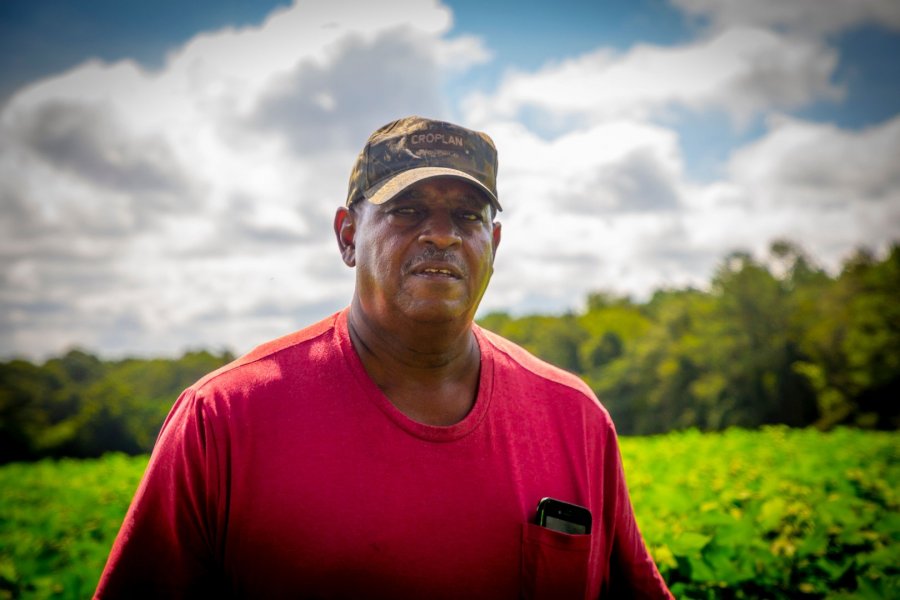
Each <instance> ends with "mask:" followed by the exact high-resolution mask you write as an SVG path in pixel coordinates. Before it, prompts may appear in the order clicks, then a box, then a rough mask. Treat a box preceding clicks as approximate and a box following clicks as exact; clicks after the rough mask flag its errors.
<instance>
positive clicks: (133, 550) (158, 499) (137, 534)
mask: <svg viewBox="0 0 900 600" xmlns="http://www.w3.org/2000/svg"><path fill="white" fill-rule="evenodd" d="M206 411H207V407H206V406H205V405H204V404H203V403H202V402H201V401H200V400H199V399H198V398H196V396H195V392H194V390H193V389H188V390H186V391H185V392H184V393H183V394H182V395H181V396H180V397H179V398H178V400H177V401H176V403H175V405H174V406H173V408H172V411H171V412H170V413H169V416H168V418H167V419H166V422H165V423H164V425H163V428H162V431H161V432H160V435H159V438H158V439H157V442H156V446H155V447H154V450H153V454H152V456H151V458H150V464H149V465H148V466H147V470H146V472H145V473H144V477H143V479H142V481H141V484H140V486H139V487H138V490H137V493H136V494H135V497H134V500H133V501H132V503H131V506H130V507H129V509H128V513H127V515H126V517H125V521H124V522H123V523H122V528H121V529H120V530H119V534H118V536H117V538H116V541H115V543H114V544H113V547H112V551H111V552H110V555H109V558H108V559H107V563H106V568H105V569H104V571H103V575H102V576H101V578H100V583H99V585H98V587H97V591H96V593H95V598H135V597H167V598H180V597H189V596H194V595H196V594H197V593H202V594H203V595H207V594H209V592H210V591H214V590H217V589H218V588H219V586H220V585H221V584H222V582H221V578H220V577H219V575H220V573H219V572H218V569H217V568H216V566H215V565H216V564H217V563H218V562H219V561H217V560H216V556H217V551H216V549H217V548H218V547H220V542H221V540H219V539H218V538H217V532H220V531H223V528H222V519H223V518H224V517H223V516H222V515H224V510H222V506H220V502H221V501H224V498H225V497H226V494H225V493H224V492H225V490H223V489H222V483H224V482H223V481H221V480H223V479H225V478H223V477H220V476H219V473H220V466H221V465H220V464H219V460H220V459H219V452H218V450H217V448H216V446H215V444H216V439H215V434H214V431H213V429H212V427H211V423H210V421H211V419H209V418H208V415H207V412H206ZM220 499H223V500H220Z"/></svg>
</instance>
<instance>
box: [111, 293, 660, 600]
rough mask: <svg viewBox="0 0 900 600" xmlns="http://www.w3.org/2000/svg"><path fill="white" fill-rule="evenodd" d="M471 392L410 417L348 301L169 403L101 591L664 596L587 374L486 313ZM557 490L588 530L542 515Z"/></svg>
mask: <svg viewBox="0 0 900 600" xmlns="http://www.w3.org/2000/svg"><path fill="white" fill-rule="evenodd" d="M475 335H476V337H477V340H478V344H479V347H480V350H481V372H480V376H479V377H480V378H479V387H478V396H477V399H476V401H475V404H474V406H473V408H472V410H471V411H470V412H469V414H468V415H466V417H465V418H464V419H463V420H462V421H460V422H459V423H456V424H455V425H451V426H447V427H438V426H431V425H424V424H422V423H418V422H416V421H413V420H411V419H409V418H408V417H406V416H405V415H404V414H403V413H402V412H400V411H399V410H397V409H396V408H395V407H394V406H393V404H391V402H390V401H389V400H388V399H387V398H386V397H385V396H384V394H383V393H382V392H381V391H380V390H379V389H378V387H377V386H376V385H375V383H374V382H373V381H372V380H371V379H370V378H369V376H368V375H367V373H366V371H365V369H364V368H363V365H362V363H361V362H360V359H359V357H358V356H357V354H356V352H355V351H354V349H353V346H352V344H351V342H350V337H349V335H348V331H347V311H346V310H345V311H342V312H340V313H337V314H336V315H333V316H332V317H329V318H328V319H325V320H324V321H322V322H320V323H318V324H316V325H313V326H311V327H309V328H306V329H304V330H302V331H299V332H297V333H295V334H292V335H289V336H286V337H284V338H281V339H278V340H275V341H273V342H270V343H268V344H265V345H263V346H261V347H259V348H257V349H256V350H254V351H252V352H251V353H249V354H247V355H246V356H244V357H242V358H240V359H238V360H236V361H235V362H233V363H232V364H230V365H227V366H225V367H223V368H222V369H219V370H218V371H216V372H214V373H211V374H209V375H207V376H206V377H204V378H203V379H201V380H200V381H199V382H197V383H196V384H195V385H193V386H191V387H190V388H188V389H187V390H185V392H184V393H183V394H182V395H181V397H180V398H179V399H178V401H177V402H176V403H175V405H174V407H173V409H172V412H171V413H170V415H169V417H168V418H167V420H166V422H165V424H164V425H163V429H162V431H161V433H160V436H159V439H158V441H157V444H156V447H155V448H154V451H153V455H152V457H151V459H150V464H149V466H148V468H147V472H146V473H145V475H144V479H143V481H142V482H141V485H140V487H139V488H138V491H137V494H136V495H135V498H134V501H133V503H132V505H131V507H130V509H129V511H128V514H127V516H126V518H125V522H124V523H123V525H122V529H121V531H120V532H119V535H118V538H117V539H116V542H115V544H114V546H113V549H112V552H111V553H110V556H109V560H108V562H107V565H106V569H105V570H104V573H103V576H102V577H101V580H100V585H99V587H98V589H97V594H96V595H97V597H101V598H118V597H123V598H124V597H129V598H130V597H135V596H138V597H140V596H158V597H185V596H188V597H190V596H196V595H210V594H217V593H218V594H221V595H234V596H239V597H254V598H282V597H289V598H381V597H383V598H465V599H466V600H475V599H478V598H485V599H487V598H490V599H492V600H496V599H502V598H510V599H512V598H520V597H538V598H540V597H546V598H565V597H578V598H584V597H588V598H596V597H598V596H600V595H602V594H608V593H610V592H611V590H614V591H615V592H616V595H619V594H620V593H621V594H623V595H629V596H633V597H642V598H657V597H662V598H667V597H670V595H669V592H668V590H667V589H666V586H665V584H664V582H663V581H662V578H661V577H660V576H659V573H658V572H657V570H656V567H655V565H654V564H653V561H652V559H651V558H650V556H649V554H648V553H647V551H646V548H645V546H644V543H643V540H642V538H641V535H640V532H639V531H638V528H637V526H636V524H635V521H634V513H633V510H632V507H631V503H630V501H629V498H628V493H627V490H626V487H625V480H624V478H623V472H622V463H621V459H620V456H619V449H618V443H617V440H616V435H615V430H614V429H613V424H612V422H611V420H610V418H609V415H608V414H607V412H606V410H605V409H604V408H603V407H602V406H601V405H600V403H599V402H598V401H597V399H596V398H595V397H594V395H593V393H592V392H591V391H590V389H589V388H588V387H587V386H586V385H585V384H584V383H583V382H582V381H581V380H579V379H578V378H577V377H575V376H573V375H571V374H569V373H566V372H564V371H561V370H559V369H557V368H555V367H552V366H550V365H548V364H546V363H544V362H541V361H539V360H538V359H536V358H534V357H533V356H531V355H529V354H528V353H526V352H525V351H524V350H522V349H521V348H519V347H518V346H516V345H514V344H512V343H511V342H509V341H506V340H504V339H502V338H500V337H498V336H496V335H494V334H491V333H489V332H487V331H484V330H481V329H479V328H477V327H476V328H475ZM545 496H551V497H554V498H558V499H560V500H564V501H568V502H573V503H575V504H581V505H583V506H586V507H588V508H590V510H591V512H592V514H593V520H594V525H593V532H592V533H591V534H590V535H567V534H564V533H559V532H556V531H551V530H549V529H545V528H542V527H538V526H537V525H534V524H533V523H532V521H533V519H534V515H535V508H536V506H537V503H538V501H539V500H540V499H541V498H542V497H545Z"/></svg>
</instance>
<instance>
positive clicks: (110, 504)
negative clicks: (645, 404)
mask: <svg viewBox="0 0 900 600" xmlns="http://www.w3.org/2000/svg"><path fill="white" fill-rule="evenodd" d="M622 452H623V455H624V459H625V468H626V472H627V476H628V481H629V487H630V489H631V492H632V500H633V501H634V504H635V508H636V511H637V515H638V521H639V523H640V525H641V528H642V530H643V532H644V536H645V538H646V539H647V543H648V545H649V546H650V549H651V551H652V552H653V555H654V557H655V558H656V561H657V563H658V564H659V567H660V570H661V571H662V573H663V575H664V576H665V578H666V580H667V581H668V582H669V585H670V586H671V587H672V590H673V592H675V595H676V597H679V598H900V496H898V489H900V461H898V458H900V434H898V433H873V432H863V431H857V430H848V429H840V430H837V431H834V432H831V433H827V434H822V433H819V432H816V431H813V430H790V429H785V428H771V429H766V430H763V431H758V432H749V431H742V430H729V431H727V432H725V433H713V434H700V433H697V432H695V431H687V432H682V433H673V434H668V435H664V436H657V437H650V438H625V439H623V440H622ZM146 460H147V459H146V457H134V458H129V457H125V456H121V455H110V456H107V457H105V458H103V459H100V460H85V461H75V460H63V461H59V462H51V461H44V462H40V463H33V464H9V465H6V466H4V467H0V598H85V597H89V596H90V594H91V592H92V591H93V589H94V586H95V585H96V583H97V579H98V577H99V575H100V571H101V569H102V568H103V564H104V562H105V560H106V555H107V553H108V552H109V547H110V545H111V544H112V540H113V538H114V537H115V534H116V531H117V530H118V527H119V524H120V523H121V520H122V517H123V515H124V512H125V509H126V508H127V506H128V502H129V501H130V499H131V496H132V494H133V492H134V489H135V487H136V486H137V483H138V481H139V479H140V476H141V473H142V472H143V469H144V467H145V465H146Z"/></svg>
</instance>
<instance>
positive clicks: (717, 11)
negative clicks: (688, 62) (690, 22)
mask: <svg viewBox="0 0 900 600" xmlns="http://www.w3.org/2000/svg"><path fill="white" fill-rule="evenodd" d="M673 4H674V5H675V6H677V7H679V8H681V9H682V10H684V11H685V12H686V13H688V14H691V15H694V16H698V17H704V18H706V19H709V20H710V21H711V24H712V26H713V28H714V29H726V28H729V27H733V26H745V25H751V26H762V27H767V28H773V29H789V30H791V31H792V32H795V33H798V32H799V33H805V34H808V35H816V36H820V35H825V34H830V33H836V32H839V31H843V30H846V29H850V28H852V27H855V26H859V25H864V24H877V25H881V26H883V27H887V28H890V29H893V30H895V31H898V30H900V4H898V3H897V2H896V1H895V0H814V1H811V0H754V1H752V2H747V1H746V0H673Z"/></svg>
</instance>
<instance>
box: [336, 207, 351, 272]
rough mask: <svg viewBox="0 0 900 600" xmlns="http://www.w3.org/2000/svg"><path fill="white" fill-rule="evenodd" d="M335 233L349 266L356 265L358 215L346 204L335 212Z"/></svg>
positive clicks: (345, 262) (346, 263) (343, 257)
mask: <svg viewBox="0 0 900 600" xmlns="http://www.w3.org/2000/svg"><path fill="white" fill-rule="evenodd" d="M334 235H335V237H337V243H338V248H340V250H341V258H342V259H344V264H345V265H347V266H348V267H355V266H356V242H355V238H356V215H354V214H353V211H351V210H350V209H349V208H347V207H346V206H341V207H339V208H338V209H337V212H336V213H335V214H334Z"/></svg>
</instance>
